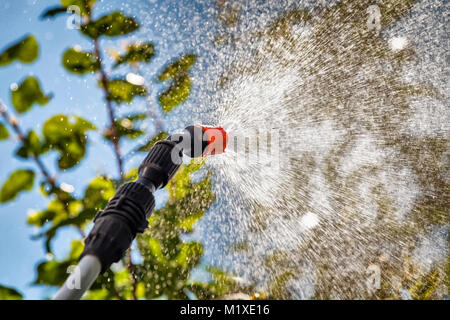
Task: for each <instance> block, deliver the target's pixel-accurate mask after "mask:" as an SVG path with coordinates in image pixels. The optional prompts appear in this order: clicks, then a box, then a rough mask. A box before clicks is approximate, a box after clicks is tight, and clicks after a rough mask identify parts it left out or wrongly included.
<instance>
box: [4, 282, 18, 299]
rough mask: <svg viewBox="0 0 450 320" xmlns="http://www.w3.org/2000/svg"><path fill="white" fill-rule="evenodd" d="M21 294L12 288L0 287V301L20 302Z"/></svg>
mask: <svg viewBox="0 0 450 320" xmlns="http://www.w3.org/2000/svg"><path fill="white" fill-rule="evenodd" d="M22 299H23V297H22V294H21V293H20V292H19V291H17V290H16V289H13V288H8V287H5V286H2V285H0V300H22Z"/></svg>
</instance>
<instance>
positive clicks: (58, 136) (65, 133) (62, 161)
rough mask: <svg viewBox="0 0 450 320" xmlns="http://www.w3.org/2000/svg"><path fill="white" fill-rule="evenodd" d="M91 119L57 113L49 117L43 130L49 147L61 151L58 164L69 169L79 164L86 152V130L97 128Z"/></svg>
mask: <svg viewBox="0 0 450 320" xmlns="http://www.w3.org/2000/svg"><path fill="white" fill-rule="evenodd" d="M95 129H96V128H95V126H94V125H93V124H91V123H90V122H89V121H87V120H85V119H83V118H80V117H78V116H72V117H68V116H66V115H62V114H59V115H55V116H53V117H51V118H50V119H48V120H47V121H46V122H45V123H44V126H43V129H42V132H43V135H44V138H45V140H46V144H47V145H48V147H49V148H51V149H54V150H57V151H59V152H60V157H59V159H58V166H59V168H60V169H68V168H72V167H74V166H75V165H76V164H78V163H79V162H80V161H81V159H83V157H84V155H85V153H86V144H87V138H86V131H88V130H95Z"/></svg>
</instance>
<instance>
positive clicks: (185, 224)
mask: <svg viewBox="0 0 450 320" xmlns="http://www.w3.org/2000/svg"><path fill="white" fill-rule="evenodd" d="M202 217H203V212H197V213H194V214H191V215H190V216H187V217H186V218H184V219H181V220H180V221H179V222H178V226H179V227H180V228H181V229H182V230H183V232H185V233H186V232H192V230H193V228H194V225H195V224H196V223H197V222H198V221H199V220H200V219H201V218H202Z"/></svg>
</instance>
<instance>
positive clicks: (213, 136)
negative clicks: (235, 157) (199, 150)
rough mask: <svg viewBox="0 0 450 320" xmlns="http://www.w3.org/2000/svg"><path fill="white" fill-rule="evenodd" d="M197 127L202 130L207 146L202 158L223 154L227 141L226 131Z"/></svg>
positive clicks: (220, 128)
mask: <svg viewBox="0 0 450 320" xmlns="http://www.w3.org/2000/svg"><path fill="white" fill-rule="evenodd" d="M198 126H199V127H201V128H202V129H203V133H204V135H205V136H204V137H205V140H206V141H208V146H207V148H206V149H205V151H204V152H203V154H202V156H203V157H206V156H208V155H214V154H220V153H224V152H225V149H226V147H227V140H228V135H227V133H226V131H225V130H224V129H223V128H222V127H207V126H202V125H198Z"/></svg>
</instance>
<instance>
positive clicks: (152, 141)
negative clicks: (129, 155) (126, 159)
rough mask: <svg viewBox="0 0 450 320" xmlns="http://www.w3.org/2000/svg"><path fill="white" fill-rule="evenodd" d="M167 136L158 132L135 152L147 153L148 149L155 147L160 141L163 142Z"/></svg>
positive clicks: (165, 133)
mask: <svg viewBox="0 0 450 320" xmlns="http://www.w3.org/2000/svg"><path fill="white" fill-rule="evenodd" d="M168 136H169V134H168V133H167V132H163V131H160V132H159V133H158V134H157V135H156V136H154V137H153V138H152V139H150V141H149V142H147V143H146V144H145V145H143V146H141V147H139V148H138V149H137V151H140V152H149V151H150V149H151V148H152V147H153V146H154V145H155V143H156V142H158V141H160V140H165V139H166V138H167V137H168Z"/></svg>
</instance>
